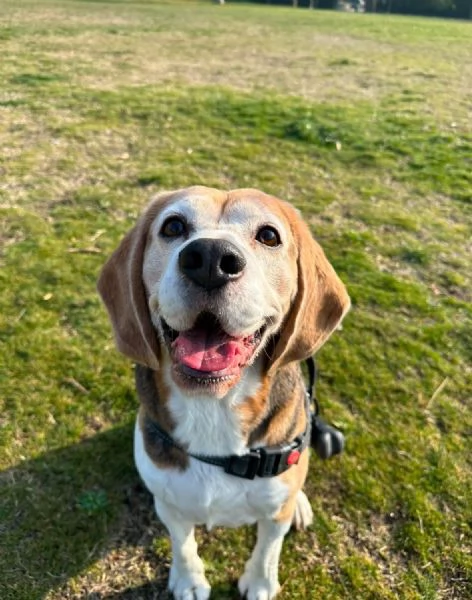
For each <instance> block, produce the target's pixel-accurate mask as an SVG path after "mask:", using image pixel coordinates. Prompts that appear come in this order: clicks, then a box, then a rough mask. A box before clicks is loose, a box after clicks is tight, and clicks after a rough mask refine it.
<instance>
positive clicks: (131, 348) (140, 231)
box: [97, 203, 159, 370]
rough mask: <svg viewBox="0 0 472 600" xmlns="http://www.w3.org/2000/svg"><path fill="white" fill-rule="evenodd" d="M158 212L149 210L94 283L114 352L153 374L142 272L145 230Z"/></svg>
mask: <svg viewBox="0 0 472 600" xmlns="http://www.w3.org/2000/svg"><path fill="white" fill-rule="evenodd" d="M158 211H159V206H158V203H154V204H151V205H150V206H149V208H148V209H147V211H146V212H145V213H144V214H143V215H142V216H141V218H140V219H139V221H138V222H137V224H136V225H135V227H133V229H131V231H129V232H128V233H127V235H126V236H125V237H124V238H123V240H122V241H121V243H120V245H119V246H118V248H117V249H116V250H115V252H114V253H113V254H112V255H111V257H110V258H109V259H108V261H107V262H106V264H105V266H104V267H103V269H102V272H101V273H100V277H99V279H98V283H97V289H98V292H99V293H100V296H101V297H102V300H103V302H104V304H105V306H106V308H107V310H108V314H109V316H110V320H111V324H112V326H113V331H114V334H115V340H116V345H117V347H118V350H120V352H122V353H123V354H125V355H126V356H128V357H129V358H131V359H133V360H134V361H136V362H138V363H141V364H144V365H147V366H148V367H151V369H154V370H155V369H157V368H158V365H159V344H158V340H157V335H156V331H155V329H154V327H153V325H152V322H151V317H150V314H149V308H148V303H147V298H146V292H145V288H144V283H143V272H142V270H143V259H144V251H145V249H146V243H147V239H148V234H149V227H150V225H151V223H152V221H153V220H154V218H155V216H156V215H157V212H158Z"/></svg>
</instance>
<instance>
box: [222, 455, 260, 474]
mask: <svg viewBox="0 0 472 600" xmlns="http://www.w3.org/2000/svg"><path fill="white" fill-rule="evenodd" d="M260 464H261V455H260V453H259V451H258V450H251V451H250V452H248V453H247V454H243V455H242V456H237V455H233V456H229V457H228V461H227V463H226V465H225V473H228V474H229V475H236V477H242V478H243V479H254V477H255V476H256V475H257V474H258V472H259V466H260Z"/></svg>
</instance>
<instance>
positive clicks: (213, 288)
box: [143, 190, 297, 395]
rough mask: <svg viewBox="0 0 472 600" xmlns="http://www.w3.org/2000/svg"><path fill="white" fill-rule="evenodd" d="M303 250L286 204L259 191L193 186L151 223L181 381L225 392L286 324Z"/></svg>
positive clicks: (149, 259) (146, 271)
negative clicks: (283, 208)
mask: <svg viewBox="0 0 472 600" xmlns="http://www.w3.org/2000/svg"><path fill="white" fill-rule="evenodd" d="M296 258H297V251H296V245H295V241H294V239H293V235H292V231H291V228H290V223H288V222H287V219H286V217H285V216H284V214H283V213H282V212H281V211H280V209H279V205H278V204H277V203H274V202H271V201H270V200H269V199H268V198H265V197H263V196H261V195H260V194H256V193H254V192H252V193H251V192H243V193H240V192H239V193H238V192H237V193H233V194H230V195H227V194H224V193H222V192H213V193H209V192H208V191H207V190H205V191H203V190H195V191H190V192H184V193H182V194H177V195H175V196H174V198H173V201H172V202H168V203H167V204H166V206H165V207H164V208H163V209H162V210H161V211H160V212H159V214H158V215H157V216H156V218H155V219H154V221H153V223H152V224H151V227H150V230H149V236H148V244H147V247H146V251H145V254H144V263H143V279H144V284H145V287H146V293H147V296H148V305H149V310H150V315H151V319H152V322H153V324H154V327H155V328H156V330H157V331H158V332H159V333H160V338H161V340H162V341H163V343H164V346H165V348H166V349H167V351H168V352H169V355H170V357H171V361H172V375H173V378H174V381H176V382H177V383H178V385H180V386H181V387H182V388H184V389H188V390H191V391H196V390H205V391H206V392H211V393H212V394H215V395H221V393H222V392H223V391H224V390H226V389H228V388H229V387H231V386H232V385H234V383H236V382H237V381H238V380H239V378H240V376H241V372H242V370H243V369H244V368H246V367H247V366H249V365H251V364H253V362H254V361H255V359H256V357H257V356H258V355H259V354H260V352H261V351H262V350H263V349H264V347H265V346H266V344H267V341H268V340H269V339H271V337H272V336H273V335H274V334H275V333H276V332H277V331H279V330H280V328H281V325H282V322H283V319H284V317H285V315H286V314H287V313H288V309H289V307H290V304H291V302H292V301H293V299H294V297H295V294H296V290H297V278H296V272H297V266H296Z"/></svg>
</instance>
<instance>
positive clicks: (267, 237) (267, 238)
mask: <svg viewBox="0 0 472 600" xmlns="http://www.w3.org/2000/svg"><path fill="white" fill-rule="evenodd" d="M256 240H257V241H258V242H260V243H261V244H264V246H270V247H271V248H275V246H280V236H279V234H278V231H277V230H276V229H274V228H273V227H262V228H261V229H259V231H258V232H257V235H256Z"/></svg>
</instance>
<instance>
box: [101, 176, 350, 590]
mask: <svg viewBox="0 0 472 600" xmlns="http://www.w3.org/2000/svg"><path fill="white" fill-rule="evenodd" d="M98 290H99V293H100V295H101V297H102V299H103V301H104V303H105V306H106V308H107V310H108V312H109V316H110V320H111V323H112V326H113V329H114V333H115V338H116V344H117V346H118V349H119V350H120V351H121V352H122V353H124V354H125V355H126V356H128V357H130V358H131V359H133V361H135V362H136V363H138V366H137V367H136V370H135V375H136V387H137V391H138V395H139V398H140V409H139V413H138V417H137V420H136V426H135V441H134V455H135V462H136V466H137V469H138V471H139V474H140V476H141V478H142V479H143V481H144V483H145V484H146V486H147V488H148V489H149V491H150V492H151V493H152V494H153V496H154V503H155V508H156V512H157V514H158V516H159V518H160V519H161V520H162V522H163V523H164V525H165V526H166V528H167V529H168V531H169V534H170V538H171V542H172V555H173V557H172V565H171V569H170V576H169V590H170V591H171V592H172V593H173V595H174V598H176V599H177V600H206V599H207V598H209V597H210V585H209V583H208V581H207V579H206V577H205V574H204V567H203V563H202V561H201V559H200V557H199V556H198V553H197V544H196V542H195V538H194V527H195V525H199V524H205V525H206V526H207V527H208V528H210V527H212V526H214V525H227V526H233V527H234V526H239V525H242V524H248V523H257V543H256V546H255V548H254V551H253V553H252V556H251V558H250V559H249V560H248V562H247V563H246V567H245V570H244V573H243V575H242V576H241V578H240V579H239V582H238V587H239V591H240V593H241V595H242V596H246V597H247V598H248V599H249V600H269V599H271V598H274V597H275V596H276V594H277V592H278V590H279V583H278V561H279V554H280V550H281V547H282V542H283V539H284V536H285V534H286V533H287V531H288V530H289V528H290V526H291V525H292V524H293V525H294V526H295V527H296V528H305V527H306V526H308V525H309V524H310V523H311V520H312V511H311V507H310V504H309V502H308V499H307V497H306V496H305V494H304V493H303V491H302V487H303V484H304V481H305V477H306V474H307V469H308V448H307V446H308V443H307V439H308V440H309V435H310V432H309V418H308V414H307V409H306V394H305V388H304V383H303V379H302V376H301V372H300V368H299V364H298V363H299V361H301V360H303V359H306V358H307V357H309V356H311V355H312V354H313V353H314V352H316V351H317V350H318V349H319V348H320V347H321V345H322V344H323V343H324V342H325V341H326V339H327V338H328V337H329V336H330V334H331V333H332V332H333V331H334V330H335V329H336V328H337V326H338V325H339V323H340V322H341V320H342V318H343V317H344V315H345V314H346V312H347V310H348V308H349V304H350V301H349V296H348V294H347V292H346V289H345V287H344V285H343V284H342V282H341V281H340V279H339V278H338V276H337V275H336V273H335V271H334V269H333V267H332V266H331V265H330V263H329V262H328V260H327V259H326V256H325V255H324V253H323V251H322V249H321V248H320V246H319V245H318V244H317V242H315V240H314V239H313V238H312V236H311V234H310V232H309V229H308V227H307V225H306V224H305V223H304V222H303V221H302V219H301V218H300V215H299V213H298V211H296V210H295V209H294V208H293V207H292V206H291V205H289V204H287V203H285V202H282V201H280V200H278V199H276V198H274V197H272V196H269V195H267V194H264V193H263V192H260V191H258V190H254V189H238V190H232V191H230V192H226V191H220V190H217V189H212V188H206V187H200V186H198V187H191V188H188V189H183V190H179V191H175V192H170V193H164V194H161V195H159V196H158V197H157V198H155V199H154V200H153V201H152V202H151V203H150V205H149V206H148V207H147V209H146V210H145V211H144V213H143V215H142V216H141V217H140V219H139V220H138V222H137V224H136V225H135V227H134V228H133V229H132V230H131V231H130V232H129V233H128V234H127V235H126V236H125V238H124V239H123V240H122V242H121V244H120V246H119V247H118V249H117V250H115V252H114V253H113V254H112V256H111V258H110V259H109V260H108V262H107V263H106V264H105V266H104V268H103V270H102V272H101V275H100V278H99V282H98Z"/></svg>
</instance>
